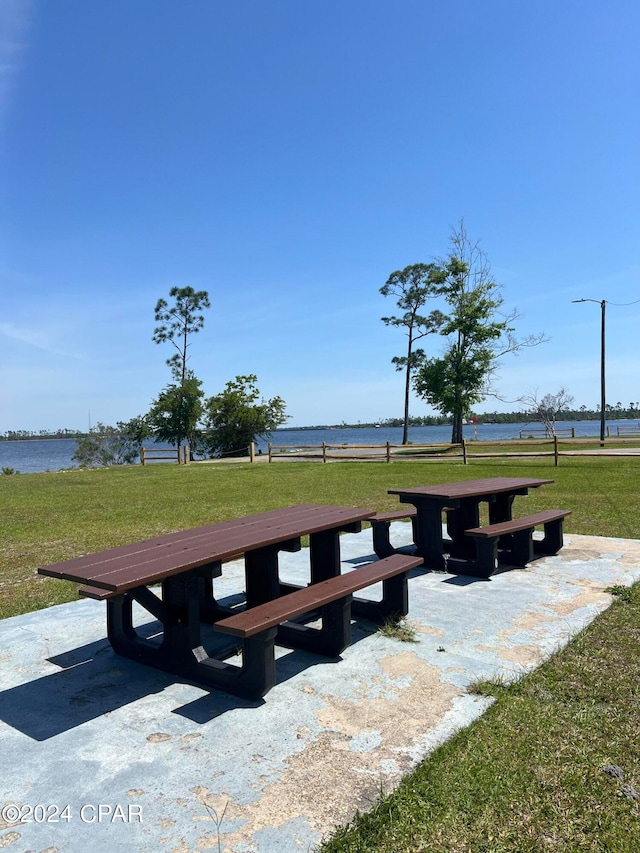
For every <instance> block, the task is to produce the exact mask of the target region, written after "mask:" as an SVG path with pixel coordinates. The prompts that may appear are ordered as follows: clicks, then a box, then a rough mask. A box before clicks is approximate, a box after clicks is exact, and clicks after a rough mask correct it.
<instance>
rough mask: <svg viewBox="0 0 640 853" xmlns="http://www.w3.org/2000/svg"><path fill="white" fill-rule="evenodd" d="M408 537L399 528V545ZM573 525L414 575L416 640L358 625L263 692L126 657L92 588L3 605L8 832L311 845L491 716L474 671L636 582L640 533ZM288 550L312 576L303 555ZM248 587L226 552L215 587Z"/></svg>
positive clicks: (512, 667)
mask: <svg viewBox="0 0 640 853" xmlns="http://www.w3.org/2000/svg"><path fill="white" fill-rule="evenodd" d="M409 537H410V525H408V524H403V523H397V524H394V525H393V526H392V538H393V541H395V543H396V544H402V543H404V542H406V541H407V540H408V538H409ZM565 540H566V545H565V548H564V550H563V551H562V553H561V554H560V555H559V556H557V557H551V558H545V559H542V560H539V561H537V562H536V563H534V564H533V565H532V566H531V567H529V568H528V569H525V570H511V571H508V572H503V573H500V574H497V575H494V576H493V577H492V578H491V579H490V580H489V581H475V580H473V579H471V578H466V577H456V576H452V575H448V574H445V573H435V572H427V573H423V572H420V571H416V572H414V576H413V577H412V579H411V580H410V605H411V609H410V614H409V621H410V622H411V624H412V625H413V627H414V628H415V631H416V636H417V640H418V642H417V643H402V642H400V641H398V640H395V639H388V638H385V637H383V636H381V635H380V634H378V633H376V628H375V626H373V625H372V624H371V623H368V622H358V623H356V625H355V626H354V638H353V644H352V645H351V646H350V647H349V648H348V649H346V651H345V652H344V653H343V654H342V656H341V658H340V659H339V660H338V659H335V660H327V659H324V658H320V657H318V656H315V655H312V654H309V653H305V652H299V651H296V652H292V651H288V650H285V649H282V650H280V652H279V655H280V657H279V661H278V667H279V669H278V683H277V685H276V687H275V688H274V689H273V690H272V691H271V692H270V693H268V694H267V696H266V697H265V699H264V700H262V701H260V702H247V701H244V700H240V699H237V698H234V697H232V696H229V695H227V694H224V693H221V692H219V693H214V692H212V693H208V692H206V691H205V690H202V689H200V688H198V687H195V686H193V685H190V684H183V683H176V682H174V681H172V679H171V677H170V676H168V675H165V674H163V673H161V672H158V671H155V670H152V669H148V668H146V667H143V666H141V665H138V664H135V663H133V662H131V661H128V660H125V659H122V658H119V657H117V656H116V655H114V654H113V652H112V650H111V648H110V646H109V644H108V643H107V641H106V639H105V612H104V604H102V603H99V602H95V601H90V600H81V601H77V602H74V603H72V604H66V605H61V606H58V607H52V608H50V609H48V610H44V611H40V612H37V613H31V614H27V615H25V616H20V617H16V618H13V619H6V620H4V621H2V622H0V662H1V668H0V739H1V741H0V742H1V749H0V761H1V767H2V769H1V772H0V810H2V811H1V819H0V847H2V848H7V849H10V850H16V851H18V850H20V851H54V850H55V851H60V853H65V851H73V853H75V851H85V850H91V851H92V853H102V851H104V853H107V851H109V853H111V851H112V850H114V849H127V850H132V851H162V853H169V851H171V853H187V851H207V850H212V849H213V850H223V851H225V853H232V851H233V853H250V851H260V853H271V851H278V853H281V851H283V850H287V851H294V850H303V851H309V850H312V849H313V848H314V847H315V846H316V844H317V843H318V842H319V841H320V840H321V839H322V838H323V837H324V836H325V835H327V834H329V833H330V832H331V831H332V829H333V828H334V827H335V826H336V825H338V824H340V823H343V822H345V821H348V820H349V819H350V818H351V817H352V816H353V815H354V813H355V812H356V810H357V809H360V810H365V809H368V808H370V807H371V806H373V805H374V804H375V803H376V802H377V800H378V798H379V796H380V793H381V792H388V791H389V790H391V789H393V787H394V786H395V785H397V783H398V781H399V780H400V778H401V777H402V775H403V774H405V773H406V772H407V771H408V770H410V769H411V768H412V767H413V766H414V765H415V764H416V763H417V762H419V761H420V760H421V759H423V758H424V757H425V756H426V755H428V753H429V752H430V751H431V750H432V749H433V748H434V747H435V746H437V745H438V744H439V743H441V742H442V741H443V740H445V739H446V738H448V737H449V736H450V735H451V734H452V733H453V732H455V731H456V730H458V729H459V728H460V727H463V726H467V725H469V724H470V723H471V722H472V721H473V720H475V719H476V718H477V717H478V716H479V715H480V714H482V713H483V711H484V710H485V709H486V708H487V707H488V703H489V700H487V699H485V698H481V697H478V696H474V695H472V694H469V693H468V692H467V687H468V685H469V683H470V682H472V681H473V680H474V679H477V678H480V677H491V676H501V677H504V678H507V679H511V678H514V677H518V676H519V675H521V674H522V673H525V672H527V671H529V670H531V669H532V668H534V667H535V666H537V665H538V664H539V663H540V662H541V661H542V660H544V659H545V658H546V657H547V656H548V655H550V654H551V653H552V652H553V651H554V650H555V649H557V648H558V647H560V646H562V645H563V644H565V643H566V642H567V641H568V640H569V639H570V637H571V636H572V635H573V634H574V633H575V632H577V631H578V630H580V629H581V628H582V627H584V626H585V625H586V624H587V623H588V622H590V621H591V620H592V619H593V618H594V617H595V616H596V614H598V613H599V612H600V611H602V610H603V609H604V608H606V607H607V606H608V604H609V603H610V601H611V598H610V596H609V595H608V594H607V593H605V592H604V589H605V588H606V587H608V586H611V585H614V584H623V585H630V584H631V583H633V582H634V581H636V580H639V579H640V542H638V541H635V540H622V539H604V538H599V537H590V536H566V537H565ZM342 556H343V560H344V562H345V568H349V567H350V566H354V565H357V564H358V563H359V562H362V561H368V560H370V559H372V557H373V555H372V550H371V533H370V531H368V530H367V531H364V532H363V533H361V534H358V535H345V536H343V537H342ZM282 564H283V574H284V575H285V577H287V578H291V579H292V580H295V581H298V582H305V580H306V578H307V576H308V558H307V554H306V552H304V551H303V552H300V553H298V554H283V555H282ZM242 589H243V569H242V564H241V563H234V564H232V565H230V566H229V567H228V568H226V569H225V572H224V575H223V578H221V579H220V581H216V591H217V594H218V596H219V597H221V598H222V597H224V596H229V597H231V596H233V595H237V594H239V593H240V592H241V591H242ZM374 593H375V591H374V590H372V591H371V597H375V594H374ZM16 809H18V811H16ZM17 816H18V817H19V816H22V817H24V818H26V822H20V821H18V820H17V819H16V817H17Z"/></svg>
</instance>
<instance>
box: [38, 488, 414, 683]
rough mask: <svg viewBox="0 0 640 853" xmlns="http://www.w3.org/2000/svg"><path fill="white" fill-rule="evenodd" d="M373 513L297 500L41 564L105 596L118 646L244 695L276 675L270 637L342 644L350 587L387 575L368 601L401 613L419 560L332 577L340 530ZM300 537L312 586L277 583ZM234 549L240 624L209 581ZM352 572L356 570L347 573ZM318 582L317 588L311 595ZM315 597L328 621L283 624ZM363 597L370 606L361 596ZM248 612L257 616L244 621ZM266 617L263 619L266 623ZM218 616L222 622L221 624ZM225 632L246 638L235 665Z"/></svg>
mask: <svg viewBox="0 0 640 853" xmlns="http://www.w3.org/2000/svg"><path fill="white" fill-rule="evenodd" d="M373 514H374V513H373V511H372V510H368V509H358V508H352V507H339V506H323V505H319V504H301V505H298V506H290V507H285V508H284V509H277V510H272V511H269V512H264V513H259V514H257V515H251V516H245V517H242V518H237V519H233V520H231V521H224V522H218V523H216V524H210V525H206V526H204V527H198V528H195V529H192V530H184V531H179V532H177V533H170V534H168V535H163V536H158V537H154V538H151V539H147V540H145V541H143V542H138V543H134V544H130V545H123V546H119V547H116V548H110V549H108V550H105V551H101V552H99V553H96V554H88V555H85V556H82V557H76V558H74V559H71V560H65V561H64V562H61V563H56V564H53V565H49V566H43V567H41V568H39V569H38V572H39V574H42V575H46V576H48V577H54V578H60V579H63V580H68V581H75V582H76V583H80V584H83V585H84V586H83V588H82V589H80V594H81V595H83V596H86V597H90V598H95V599H98V600H102V599H104V600H106V602H107V635H108V638H109V641H110V643H111V645H112V646H113V648H114V650H115V651H116V652H117V653H118V654H121V655H124V656H126V657H129V658H132V659H133V660H136V661H139V662H141V663H146V664H148V665H151V666H155V667H157V668H159V669H163V670H165V671H168V672H172V673H175V674H177V675H179V676H181V677H183V678H185V679H187V680H190V681H196V682H200V683H203V684H206V685H207V686H214V687H221V688H223V689H225V690H230V691H231V692H236V693H239V694H240V695H247V696H257V695H263V693H264V692H266V690H267V689H269V687H271V686H273V683H274V678H275V675H274V665H273V643H274V641H275V638H276V636H277V637H278V641H279V642H283V643H285V644H287V645H293V646H300V647H303V648H310V649H314V650H315V649H318V650H320V651H323V650H326V649H330V653H335V650H336V649H338V648H340V644H342V646H341V648H344V645H345V644H346V642H348V639H349V637H350V633H349V632H350V615H351V592H352V591H353V590H355V589H361V588H363V587H364V586H365V585H368V584H370V583H375V582H377V581H383V583H386V584H387V585H388V588H387V590H386V591H387V592H388V593H389V601H388V602H386V603H385V602H384V601H383V603H382V605H377V603H368V604H369V605H370V607H371V612H372V613H373V612H374V610H375V606H376V605H377V606H378V607H379V608H380V607H382V609H384V607H385V606H387V607H392V606H395V604H396V603H397V602H398V601H399V602H400V605H399V606H400V607H402V606H404V607H405V612H406V603H404V602H406V597H407V596H406V576H407V573H408V570H409V569H410V568H411V567H412V566H415V565H417V564H419V563H420V562H421V561H420V560H417V561H416V560H414V561H413V562H412V563H411V564H409V563H406V561H405V562H404V563H400V562H396V563H395V564H391V563H389V564H388V565H387V566H382V562H383V561H380V566H379V568H377V569H376V571H375V572H373V573H372V572H371V571H370V572H369V573H368V574H367V573H364V572H363V573H362V574H361V575H359V576H358V578H354V579H353V580H352V581H350V583H349V584H345V583H342V584H338V585H336V583H335V580H336V579H338V581H339V580H340V578H339V576H340V571H341V563H340V534H341V533H343V532H358V531H359V530H360V529H361V523H362V521H363V520H365V519H367V518H370V517H371V516H372V515H373ZM302 536H309V543H310V547H309V559H310V585H309V589H311V591H312V592H311V594H309V593H306V592H305V589H304V588H302V589H300V588H297V587H294V586H292V585H288V584H284V583H281V581H280V578H279V567H278V554H279V552H280V551H297V550H299V549H300V547H301V537H302ZM238 558H244V564H245V591H246V609H247V612H251V611H252V609H253V611H252V612H253V613H255V614H256V618H254V619H253V620H252V619H251V618H249V619H248V620H247V617H245V618H244V622H243V623H242V624H239V623H238V619H237V614H238V608H236V609H232V608H230V607H225V606H223V605H221V604H220V603H219V602H218V601H217V600H216V598H215V595H214V588H213V582H214V579H215V578H218V577H220V576H221V574H222V571H223V564H224V563H227V562H229V561H231V560H234V559H238ZM407 567H408V568H407ZM355 571H358V570H355ZM352 574H355V572H350V573H349V576H350V575H352ZM374 575H375V578H374ZM396 578H398V580H396ZM332 579H334V580H333V581H332ZM157 584H160V585H161V594H160V595H158V594H156V592H155V591H153V590H152V589H150V587H152V586H154V585H157ZM347 586H350V589H348V590H347V589H346V587H347ZM314 590H318V593H317V594H315V595H314ZM320 590H322V592H321V591H320ZM281 597H282V602H283V604H282V603H281V605H280V606H279V608H275V610H274V607H271V610H270V611H269V613H266V614H265V616H264V622H263V621H261V620H262V619H263V616H262V611H263V610H264V607H267V608H268V605H269V604H270V603H272V602H274V601H276V600H278V599H280V598H281ZM383 598H384V596H383ZM336 600H337V602H338V603H337V604H334V601H336ZM289 602H290V604H289ZM134 604H138V605H140V606H141V607H142V608H144V609H145V610H146V611H147V612H148V613H149V614H151V616H153V617H155V619H156V620H158V621H159V622H160V623H161V628H160V629H158V628H157V627H156V628H155V629H153V631H152V633H154V634H155V635H158V636H156V637H155V638H152V637H151V636H148V634H149V631H146V632H145V630H143V629H142V628H141V627H136V625H134V615H133V607H134ZM316 605H317V606H320V605H333V607H334V610H333V611H331V612H332V613H333V616H332V617H331V618H329V619H328V620H327V622H328V623H329V624H327V626H325V628H324V630H320V631H318V630H317V629H315V628H309V629H308V631H305V626H304V625H289V624H284V625H283V624H281V623H283V622H287V623H288V619H289V618H293V617H295V616H300V614H302V613H307V611H312V610H313V608H314V607H315V606H316ZM362 606H363V608H364V609H366V607H367V603H365V604H363V605H362ZM276 611H277V618H276V621H275V626H274V625H273V624H272V623H273V621H274V618H275V617H274V612H276ZM336 613H338V616H339V618H337V619H336V618H335V614H336ZM330 615H331V614H330ZM269 620H270V621H269ZM247 621H248V622H252V621H253V623H254V624H249V625H248V627H247V624H246V623H247ZM267 621H269V627H268V628H264V627H263V626H264V625H267ZM216 623H220V629H219V631H216ZM336 623H337V626H336ZM206 626H210V627H211V628H212V629H213V634H214V635H215V636H214V640H215V641H216V642H214V643H213V645H214V646H215V649H212V650H210V649H209V648H208V649H207V650H205V648H204V645H203V629H204V628H206ZM278 626H279V627H278ZM223 631H224V632H225V633H220V632H223ZM208 633H209V634H211V633H212V631H209V632H208ZM229 634H235V635H237V636H240V637H242V638H243V639H242V643H243V647H242V648H243V663H242V666H240V667H239V666H236V665H233V664H228V663H225V662H224V659H225V658H226V657H229V655H230V653H231V652H232V651H235V650H236V649H237V647H238V640H237V639H233V640H232V641H231V643H230V641H229V637H228V635H229ZM158 637H159V638H158ZM210 639H211V638H210V637H208V640H210ZM220 641H222V645H220Z"/></svg>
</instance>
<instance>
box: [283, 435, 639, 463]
mask: <svg viewBox="0 0 640 853" xmlns="http://www.w3.org/2000/svg"><path fill="white" fill-rule="evenodd" d="M613 444H615V445H616V447H615V448H614V447H612V446H611V445H613ZM626 445H628V446H632V447H633V448H635V452H634V451H633V450H631V451H625V446H626ZM590 448H593V449H590ZM625 453H626V454H627V455H634V456H638V455H640V433H639V434H638V439H635V440H634V439H633V438H623V437H617V436H612V437H610V438H609V449H607V447H606V445H605V444H604V443H603V442H601V441H600V439H599V438H597V437H595V436H594V437H593V438H575V437H573V436H568V437H566V438H563V437H562V436H559V435H554V436H546V437H542V438H527V439H509V440H506V441H477V440H475V439H474V440H473V441H466V440H463V441H462V443H461V444H448V443H441V444H391V443H390V442H387V443H386V444H327V443H326V442H323V443H322V444H313V445H312V444H306V445H303V444H290V445H283V444H276V445H274V444H269V457H268V458H269V462H274V461H276V460H280V459H282V460H284V459H286V460H289V461H293V460H296V459H304V460H312V461H317V462H330V461H343V462H345V461H350V460H366V461H369V462H375V461H384V462H387V463H390V462H392V461H393V462H400V461H414V460H437V459H447V460H449V461H452V460H459V461H461V462H462V464H463V465H466V464H468V462H469V461H470V460H471V459H509V458H518V459H523V458H528V457H531V458H535V457H549V458H553V460H554V464H555V465H558V462H559V459H560V458H561V457H562V456H575V455H576V454H581V455H585V456H589V455H593V456H603V455H604V456H606V455H615V456H620V455H625Z"/></svg>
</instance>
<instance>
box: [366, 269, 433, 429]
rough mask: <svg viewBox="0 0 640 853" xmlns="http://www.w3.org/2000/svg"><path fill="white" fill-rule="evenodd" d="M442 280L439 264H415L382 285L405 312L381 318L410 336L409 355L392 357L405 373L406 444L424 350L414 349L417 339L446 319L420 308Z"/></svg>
mask: <svg viewBox="0 0 640 853" xmlns="http://www.w3.org/2000/svg"><path fill="white" fill-rule="evenodd" d="M443 280H444V272H443V270H442V267H440V266H439V265H438V264H412V265H410V266H408V267H405V268H404V269H403V270H396V272H392V273H391V275H390V276H389V278H388V279H387V282H386V284H384V285H383V286H382V287H381V288H380V293H381V294H382V295H383V296H394V297H395V298H396V304H397V306H398V308H399V309H400V310H401V311H402V312H403V313H402V314H401V315H400V316H398V317H382V318H381V319H382V322H383V323H384V324H385V325H386V326H396V327H403V328H404V329H405V330H406V331H405V334H406V336H407V354H406V355H403V356H395V357H394V358H392V359H391V363H392V364H395V366H396V370H404V372H405V384H404V420H403V429H402V443H403V444H407V443H408V441H409V397H410V392H411V375H412V373H413V372H414V370H415V369H416V368H417V366H418V365H419V364H420V362H421V361H422V360H423V359H424V350H422V349H415V348H414V345H415V342H416V341H418V340H420V339H421V338H424V337H425V336H426V335H428V334H430V333H431V332H434V331H436V330H437V329H438V327H439V326H440V324H441V323H442V321H443V319H444V318H443V316H442V314H441V313H440V312H439V311H432V312H431V313H430V314H429V315H428V316H426V317H425V316H424V315H422V314H421V313H420V311H421V309H422V308H424V306H425V305H426V303H427V301H428V300H429V299H430V298H431V297H433V296H435V295H436V294H437V292H438V290H437V287H438V285H439V284H441V283H442V282H443Z"/></svg>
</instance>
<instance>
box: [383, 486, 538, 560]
mask: <svg viewBox="0 0 640 853" xmlns="http://www.w3.org/2000/svg"><path fill="white" fill-rule="evenodd" d="M553 482H554V481H553V480H547V479H538V478H533V477H488V478H485V479H479V480H462V481H460V482H456V483H440V484H438V485H433V486H415V487H409V488H403V489H389V494H390V495H398V496H399V498H400V502H401V503H409V504H412V505H413V506H414V507H415V508H416V511H417V516H416V518H415V519H414V532H415V538H416V542H415V545H416V549H417V553H418V554H419V555H420V556H421V557H422V558H423V559H424V565H425V567H428V568H432V569H443V568H445V566H446V562H447V561H446V560H445V558H444V556H443V554H447V553H448V554H451V555H453V556H462V557H465V556H469V554H470V550H471V549H473V547H474V546H473V542H472V541H471V540H470V539H469V538H468V537H465V535H464V534H465V531H466V530H469V529H472V528H478V527H479V525H480V504H481V503H483V502H486V503H488V505H489V522H490V524H498V523H500V522H505V521H510V520H511V517H512V515H511V513H512V506H513V501H514V498H515V497H516V495H526V494H528V492H529V489H537V488H539V487H540V486H544V485H547V484H549V483H553ZM444 510H447V517H446V527H447V533H448V534H449V537H450V540H449V541H447V540H445V539H444V537H443V533H442V513H443V511H444Z"/></svg>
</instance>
